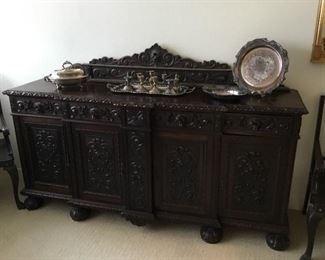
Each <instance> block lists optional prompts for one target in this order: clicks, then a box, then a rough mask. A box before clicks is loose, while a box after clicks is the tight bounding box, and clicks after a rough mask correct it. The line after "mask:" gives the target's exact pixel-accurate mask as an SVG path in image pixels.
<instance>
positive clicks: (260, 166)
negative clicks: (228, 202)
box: [233, 151, 268, 209]
mask: <svg viewBox="0 0 325 260" xmlns="http://www.w3.org/2000/svg"><path fill="white" fill-rule="evenodd" d="M235 160H236V163H235V172H234V175H235V176H234V186H233V202H234V204H235V205H237V206H238V207H240V208H246V209H250V208H262V207H263V205H264V204H265V202H266V201H265V200H266V198H265V196H266V192H267V183H268V179H267V178H268V177H267V176H268V172H267V171H268V168H267V167H266V166H265V162H264V160H263V157H262V155H261V153H260V152H255V151H252V152H245V153H243V154H238V155H237V157H236V159H235Z"/></svg>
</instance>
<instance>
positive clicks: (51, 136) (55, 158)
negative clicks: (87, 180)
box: [31, 127, 65, 184]
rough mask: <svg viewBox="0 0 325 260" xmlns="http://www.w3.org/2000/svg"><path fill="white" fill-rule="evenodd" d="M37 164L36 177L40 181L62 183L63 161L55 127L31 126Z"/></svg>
mask: <svg viewBox="0 0 325 260" xmlns="http://www.w3.org/2000/svg"><path fill="white" fill-rule="evenodd" d="M31 131H32V137H33V139H34V142H33V143H34V144H35V151H36V164H37V169H38V171H37V179H38V180H39V181H42V182H48V183H56V184H64V183H65V180H64V163H63V160H62V159H63V158H62V153H63V151H62V148H61V147H60V143H61V140H60V137H59V132H58V131H57V130H56V129H44V128H36V127H35V128H32V129H31Z"/></svg>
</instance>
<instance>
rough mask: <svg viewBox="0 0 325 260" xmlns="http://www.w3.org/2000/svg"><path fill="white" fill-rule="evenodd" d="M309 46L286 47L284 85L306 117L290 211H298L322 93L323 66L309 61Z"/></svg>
mask: <svg viewBox="0 0 325 260" xmlns="http://www.w3.org/2000/svg"><path fill="white" fill-rule="evenodd" d="M311 46H312V43H310V48H306V47H305V46H301V47H299V46H297V45H292V46H291V45H286V49H287V50H288V54H289V62H290V64H289V72H288V73H287V80H286V81H285V82H284V83H285V85H287V86H288V87H291V88H293V89H297V90H298V91H299V93H300V95H301V97H302V100H303V102H304V103H305V105H306V107H307V109H308V111H309V114H308V115H305V116H303V118H302V126H301V131H300V137H301V138H300V140H299V141H298V147H297V153H296V160H295V168H294V176H293V177H294V178H293V183H292V186H291V195H292V196H291V197H290V208H295V209H300V208H302V204H301V203H302V201H303V200H304V195H305V190H306V187H307V179H308V175H309V168H310V162H311V155H312V146H313V140H314V133H315V126H316V117H317V111H318V103H319V96H320V95H322V94H323V95H324V94H325V64H315V63H311V62H310V57H311V56H310V55H311Z"/></svg>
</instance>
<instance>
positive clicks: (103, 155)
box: [4, 45, 307, 250]
mask: <svg viewBox="0 0 325 260" xmlns="http://www.w3.org/2000/svg"><path fill="white" fill-rule="evenodd" d="M155 53H156V54H155ZM146 54H148V55H147V56H145V55H146ZM141 55H142V56H141ZM164 55H165V56H164ZM166 55H167V58H166ZM168 55H169V56H168ZM140 57H142V58H143V57H147V59H145V58H143V60H144V63H146V64H139V61H140ZM127 59H129V60H127ZM127 59H126V60H127V61H125V58H124V60H123V59H121V60H112V59H108V58H106V59H104V58H103V59H101V60H100V61H101V62H102V63H105V64H106V65H109V66H110V65H112V67H109V66H108V67H101V66H99V67H97V72H96V69H95V68H94V67H91V66H90V65H89V64H88V65H89V66H90V67H88V70H89V72H90V75H91V77H92V79H97V81H96V80H94V81H92V80H91V81H90V82H89V83H88V84H87V87H86V89H84V90H80V91H69V90H62V91H59V90H57V89H56V88H55V86H54V85H53V84H51V83H48V82H45V81H44V80H38V81H34V82H31V83H29V84H26V85H23V86H21V87H18V88H15V89H12V90H7V91H5V92H4V93H5V94H7V95H9V96H10V104H11V108H12V115H13V119H14V123H15V128H16V136H17V142H18V146H19V152H20V156H21V164H22V168H23V174H24V182H25V188H24V190H23V191H22V192H23V194H25V195H28V198H27V199H26V201H25V205H26V207H27V208H29V209H36V208H38V207H39V206H40V205H41V201H42V198H55V199H61V200H65V201H67V202H68V203H69V204H71V205H72V206H73V208H72V210H71V212H70V215H71V217H72V218H73V219H74V220H83V219H85V218H87V216H88V214H89V209H103V210H113V211H117V212H120V213H121V214H122V215H123V216H124V217H125V218H126V219H128V220H130V221H131V222H132V223H133V224H136V225H143V224H145V223H147V222H150V221H153V220H155V219H170V220H176V221H188V222H194V223H198V224H201V225H202V227H201V237H202V239H203V240H205V241H206V242H209V243H216V242H218V241H219V240H220V239H221V237H222V227H223V226H227V225H230V226H238V227H248V228H254V229H258V230H262V231H265V232H267V233H268V235H267V239H266V240H267V243H268V245H269V246H270V247H271V248H273V249H277V250H283V249H285V248H287V246H288V244H289V241H288V232H289V227H288V226H289V225H288V217H287V210H288V199H289V193H290V185H291V177H292V170H293V164H294V158H295V151H296V145H297V140H298V137H299V130H300V123H301V116H302V114H305V113H307V111H306V109H305V107H304V105H303V103H302V101H301V98H300V96H299V94H298V92H297V91H295V90H286V91H281V90H280V91H278V92H274V93H273V94H272V95H269V96H266V97H264V98H260V97H256V96H246V97H243V98H241V99H240V100H239V101H235V102H218V101H215V100H213V99H212V98H210V97H209V96H207V95H206V94H204V93H203V92H202V91H201V90H200V89H199V88H198V89H196V90H195V91H194V92H193V93H191V94H189V95H185V96H181V97H157V96H155V97H152V96H143V95H117V94H112V93H111V92H110V91H109V90H108V89H107V88H106V87H105V84H103V83H101V82H100V81H101V80H100V79H102V80H103V79H105V78H106V79H108V80H109V79H110V78H114V77H117V75H123V73H124V72H125V66H124V65H132V61H133V62H134V60H135V59H136V60H137V62H138V63H137V64H135V65H141V66H139V67H134V68H135V70H136V69H138V70H145V66H153V65H157V63H159V62H163V61H166V62H167V61H169V65H168V64H167V63H166V62H165V63H164V64H160V65H159V64H158V65H159V66H157V67H156V68H158V70H159V68H163V67H166V68H168V67H171V66H174V69H175V68H178V69H179V71H180V73H181V75H182V77H183V80H184V81H185V82H186V81H187V82H190V81H191V80H192V81H193V82H195V80H194V78H197V76H198V75H200V77H201V78H200V79H199V80H200V81H202V77H204V78H205V80H204V82H206V81H208V80H209V79H211V80H212V81H214V82H215V81H218V80H221V81H224V82H227V81H231V74H229V67H227V65H224V64H218V63H215V64H212V63H211V62H210V63H205V64H203V63H196V62H194V61H192V60H189V59H182V58H180V57H179V56H173V55H171V54H169V53H168V52H167V51H166V50H164V49H162V48H160V47H159V46H157V45H154V46H153V47H151V48H150V49H147V50H146V51H145V52H144V53H142V54H139V55H138V54H136V56H132V57H131V56H128V57H127ZM96 62H98V60H96V61H95V63H96ZM177 62H179V64H181V65H179V66H177ZM186 62H187V63H186ZM90 64H91V63H90ZM184 64H187V65H184ZM188 64H190V65H192V66H191V69H197V67H199V66H201V67H200V68H201V70H198V71H199V72H197V71H196V72H197V73H199V74H195V73H196V72H195V71H194V72H191V73H190V74H188V73H187V71H186V70H185V69H184V68H189V66H188ZM120 65H121V67H118V66H120ZM133 65H134V64H133ZM116 66H117V67H116ZM209 66H210V67H209ZM220 68H221V69H224V70H220ZM113 69H115V70H117V71H115V72H114V73H113V72H112V70H113ZM203 69H207V74H206V75H209V76H211V75H212V74H213V73H216V76H215V77H214V78H213V77H212V78H211V77H206V76H204V75H203V74H204V73H205V72H204V71H203ZM98 70H99V72H98ZM100 70H102V71H100ZM103 71H104V72H106V74H105V73H103ZM202 71H203V72H202ZM182 73H183V74H182ZM186 73H187V74H186ZM200 73H201V74H200ZM184 75H185V76H184ZM202 75H203V76H202ZM196 82H198V81H196Z"/></svg>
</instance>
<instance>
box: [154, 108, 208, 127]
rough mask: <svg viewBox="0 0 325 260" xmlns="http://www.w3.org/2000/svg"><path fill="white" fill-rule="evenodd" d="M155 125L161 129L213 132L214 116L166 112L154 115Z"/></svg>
mask: <svg viewBox="0 0 325 260" xmlns="http://www.w3.org/2000/svg"><path fill="white" fill-rule="evenodd" d="M154 124H155V125H156V126H161V127H183V128H192V129H202V130H212V129H213V115H212V114H205V113H186V112H185V113H183V112H174V111H164V112H158V113H156V114H155V115H154Z"/></svg>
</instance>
